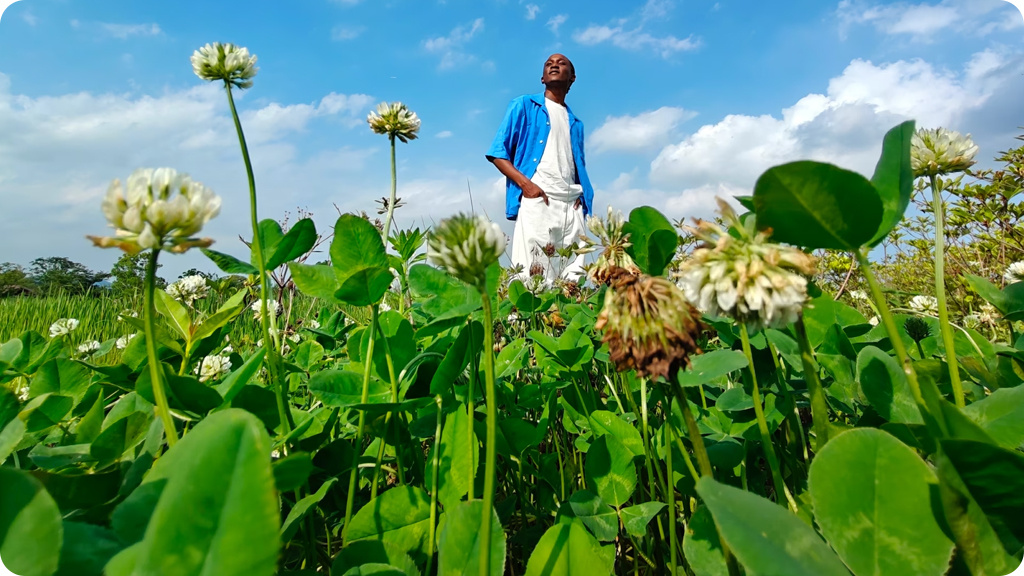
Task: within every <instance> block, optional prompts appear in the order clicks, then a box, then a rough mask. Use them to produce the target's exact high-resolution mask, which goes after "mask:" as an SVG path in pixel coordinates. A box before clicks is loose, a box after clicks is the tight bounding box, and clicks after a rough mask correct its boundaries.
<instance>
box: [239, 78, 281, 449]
mask: <svg viewBox="0 0 1024 576" xmlns="http://www.w3.org/2000/svg"><path fill="white" fill-rule="evenodd" d="M224 88H225V90H226V91H227V94H228V105H229V106H230V107H231V118H232V119H233V120H234V121H235V131H236V132H237V133H238V144H239V146H241V148H242V160H243V161H244V162H245V174H246V177H248V179H249V212H250V217H251V219H252V250H253V254H254V255H255V256H256V268H257V270H258V271H259V275H260V276H259V278H260V327H261V328H262V330H263V348H264V349H265V350H266V351H267V370H268V372H269V373H270V381H271V382H273V383H274V385H275V386H277V412H278V416H280V419H281V426H282V427H283V428H284V434H285V435H286V436H287V435H288V434H289V433H290V432H291V431H292V428H293V427H294V426H295V423H294V422H293V421H292V413H291V410H289V409H288V388H287V387H286V385H285V381H284V378H283V376H282V374H281V364H280V357H279V356H278V355H277V347H276V346H275V345H274V342H276V338H271V334H272V333H271V331H270V315H269V313H268V310H267V301H268V300H269V299H270V287H269V286H268V285H267V259H266V255H265V254H264V253H263V237H262V235H261V234H260V223H259V219H258V216H257V211H256V178H255V176H253V172H252V161H251V160H250V159H249V147H248V146H246V144H245V133H244V132H242V121H241V120H239V118H238V109H237V108H236V107H235V97H234V96H233V95H232V94H231V83H230V82H226V81H225V82H224Z"/></svg>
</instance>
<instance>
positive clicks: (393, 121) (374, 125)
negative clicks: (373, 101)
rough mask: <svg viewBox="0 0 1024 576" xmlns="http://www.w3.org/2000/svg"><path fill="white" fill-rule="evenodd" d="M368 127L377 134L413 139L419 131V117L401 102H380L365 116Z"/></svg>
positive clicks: (404, 140)
mask: <svg viewBox="0 0 1024 576" xmlns="http://www.w3.org/2000/svg"><path fill="white" fill-rule="evenodd" d="M366 121H367V122H368V123H369V124H370V129H371V130H373V131H374V132H375V133H377V134H387V135H388V136H390V137H391V138H398V139H399V140H401V141H402V142H408V141H409V140H415V139H416V138H417V136H418V133H419V131H420V118H419V116H417V115H416V113H415V112H413V111H412V110H409V107H408V106H406V105H405V104H402V103H401V102H391V103H388V102H381V103H380V104H377V111H376V112H370V113H369V114H368V115H367V116H366Z"/></svg>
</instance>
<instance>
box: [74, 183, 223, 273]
mask: <svg viewBox="0 0 1024 576" xmlns="http://www.w3.org/2000/svg"><path fill="white" fill-rule="evenodd" d="M102 207H103V214H104V216H106V217H107V222H109V223H110V226H111V227H112V228H114V236H112V237H100V236H88V238H89V239H90V240H92V242H93V244H95V245H96V246H99V247H100V248H120V249H121V250H124V251H125V252H127V253H129V254H138V253H139V252H142V251H143V250H169V251H171V252H176V253H182V252H185V251H187V250H188V249H189V248H193V247H196V246H199V247H204V248H205V247H207V246H209V245H210V244H213V240H211V239H209V238H196V237H195V235H196V234H198V233H199V232H200V231H201V230H202V229H203V226H204V225H205V224H206V223H207V222H209V221H210V219H211V218H213V217H214V216H216V215H217V214H219V213H220V197H219V196H217V195H216V194H214V193H213V192H212V191H211V190H210V189H209V188H207V187H206V186H203V185H202V184H201V183H199V182H195V181H193V180H192V178H191V177H189V175H188V174H184V173H179V172H178V171H176V170H173V169H171V168H157V169H152V168H140V169H138V170H136V171H135V172H132V174H131V176H129V177H128V181H127V182H126V186H122V185H121V181H120V180H114V181H113V182H111V184H110V187H109V188H108V189H107V195H106V197H104V199H103V205H102Z"/></svg>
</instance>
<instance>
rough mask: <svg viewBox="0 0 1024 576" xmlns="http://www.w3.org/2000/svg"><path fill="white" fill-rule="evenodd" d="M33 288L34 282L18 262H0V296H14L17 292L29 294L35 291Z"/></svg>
mask: <svg viewBox="0 0 1024 576" xmlns="http://www.w3.org/2000/svg"><path fill="white" fill-rule="evenodd" d="M35 290H36V286H35V283H33V282H32V279H31V278H29V276H28V273H27V272H25V269H24V268H22V267H21V266H20V265H19V264H15V263H13V262H4V263H3V264H0V298H2V297H4V296H16V295H18V294H30V293H32V292H35Z"/></svg>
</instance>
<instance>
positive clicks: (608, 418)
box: [590, 410, 644, 458]
mask: <svg viewBox="0 0 1024 576" xmlns="http://www.w3.org/2000/svg"><path fill="white" fill-rule="evenodd" d="M590 423H591V424H592V425H593V427H594V435H595V436H603V435H605V434H611V435H612V436H614V437H615V438H616V439H618V441H619V442H622V445H623V446H625V447H626V448H628V449H629V451H630V452H631V453H632V454H633V456H635V457H638V458H639V457H641V456H643V455H644V441H643V439H642V438H641V437H640V432H639V431H638V430H637V429H636V427H634V426H633V425H632V424H629V423H628V422H626V421H625V420H623V419H621V418H619V417H618V416H616V415H615V414H613V413H611V412H609V411H607V410H595V411H593V412H591V413H590Z"/></svg>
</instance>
